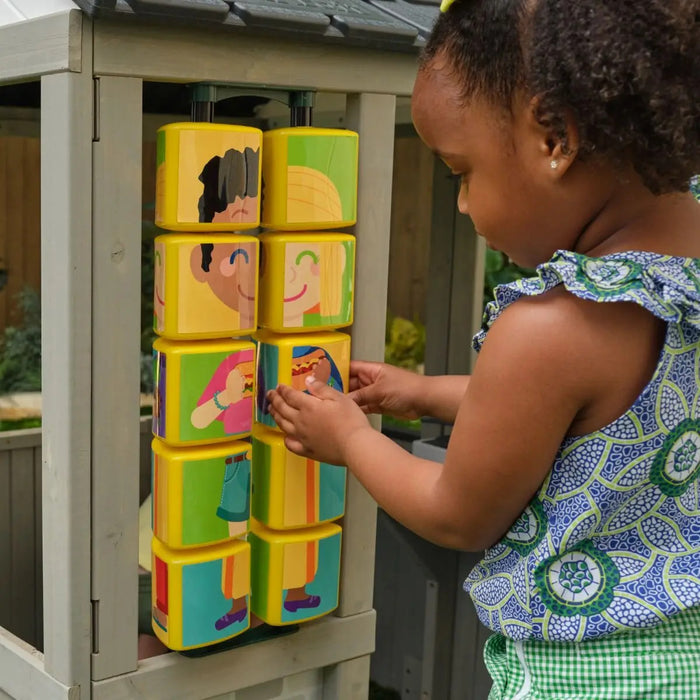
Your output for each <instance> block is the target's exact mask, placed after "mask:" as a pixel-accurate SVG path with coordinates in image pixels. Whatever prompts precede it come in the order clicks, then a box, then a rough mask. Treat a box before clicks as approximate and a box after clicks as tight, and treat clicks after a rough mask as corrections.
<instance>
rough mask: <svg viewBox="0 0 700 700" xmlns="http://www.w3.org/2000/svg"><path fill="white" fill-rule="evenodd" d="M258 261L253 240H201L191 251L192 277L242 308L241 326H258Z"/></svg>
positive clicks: (217, 295) (235, 308) (233, 306)
mask: <svg viewBox="0 0 700 700" xmlns="http://www.w3.org/2000/svg"><path fill="white" fill-rule="evenodd" d="M257 264H258V261H257V248H256V246H255V244H253V243H250V242H226V243H220V242H216V241H213V242H207V243H201V244H199V245H195V246H193V247H192V249H191V253H190V270H191V272H192V276H193V277H194V279H195V280H196V281H197V282H199V283H200V284H203V285H207V286H208V287H209V289H210V290H211V292H212V293H213V294H214V296H216V298H217V299H219V301H221V302H223V303H224V304H225V305H226V306H228V307H229V308H230V309H233V310H234V311H238V313H239V314H240V322H239V328H252V327H253V326H254V319H255V304H256V300H255V286H256V285H255V283H256V274H257Z"/></svg>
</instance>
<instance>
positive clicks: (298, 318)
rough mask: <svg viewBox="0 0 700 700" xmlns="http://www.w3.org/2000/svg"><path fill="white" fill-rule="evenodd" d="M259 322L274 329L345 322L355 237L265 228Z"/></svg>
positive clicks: (350, 313) (303, 329) (305, 329)
mask: <svg viewBox="0 0 700 700" xmlns="http://www.w3.org/2000/svg"><path fill="white" fill-rule="evenodd" d="M259 239H260V243H261V245H262V252H261V260H262V266H261V271H260V288H259V299H260V301H259V305H258V323H259V325H260V326H262V327H263V328H268V329H269V330H272V331H277V332H278V333H289V332H294V333H297V332H308V331H314V330H328V329H333V328H342V327H344V326H349V325H350V324H351V323H352V321H353V300H354V280H355V238H354V237H353V236H351V235H350V234H348V233H333V232H328V233H326V232H323V233H308V232H306V233H274V232H273V233H264V234H261V235H260V236H259Z"/></svg>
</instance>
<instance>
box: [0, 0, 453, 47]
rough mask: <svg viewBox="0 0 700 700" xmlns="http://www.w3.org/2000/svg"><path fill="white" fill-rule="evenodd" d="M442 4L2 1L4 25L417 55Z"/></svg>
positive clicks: (404, 0)
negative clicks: (133, 29)
mask: <svg viewBox="0 0 700 700" xmlns="http://www.w3.org/2000/svg"><path fill="white" fill-rule="evenodd" d="M438 3H439V0H0V25H3V24H11V23H13V22H19V21H22V20H23V19H31V18H33V17H37V16H41V15H44V14H51V13H52V12H57V11H60V10H65V9H71V8H80V9H81V10H82V11H83V12H85V13H87V14H88V15H89V16H90V17H93V18H95V19H97V20H100V19H122V20H127V21H133V22H151V23H153V22H155V23H158V24H164V23H165V24H172V23H177V24H180V25H182V24H183V23H184V24H188V25H192V26H195V25H196V26H200V27H201V26H206V27H209V28H211V29H212V30H216V31H230V32H234V33H235V32H241V31H246V32H249V33H250V32H252V33H258V34H260V33H264V34H266V35H270V34H276V35H279V36H280V37H282V36H287V37H289V36H297V37H302V38H303V39H304V40H310V41H319V42H331V43H338V42H341V43H343V44H351V45H360V46H372V47H377V48H383V49H389V50H393V51H409V52H410V51H415V50H416V49H417V48H419V47H420V46H422V45H423V44H424V43H425V37H426V36H427V35H428V33H429V32H430V28H431V27H432V24H433V22H434V21H435V18H436V17H437V13H438V11H439V10H438Z"/></svg>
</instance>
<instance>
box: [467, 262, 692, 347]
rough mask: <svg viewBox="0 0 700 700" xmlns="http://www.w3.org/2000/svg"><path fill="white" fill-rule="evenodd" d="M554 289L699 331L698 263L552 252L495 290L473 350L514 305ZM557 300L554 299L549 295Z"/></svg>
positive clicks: (578, 297)
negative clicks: (637, 309)
mask: <svg viewBox="0 0 700 700" xmlns="http://www.w3.org/2000/svg"><path fill="white" fill-rule="evenodd" d="M555 289H560V290H566V291H567V292H569V294H570V295H572V296H573V297H575V298H577V299H581V300H584V301H593V302H632V303H634V304H637V305H639V306H641V307H643V308H645V309H646V310H647V311H649V312H651V313H652V314H653V315H654V316H656V317H657V318H659V319H661V320H663V321H665V322H667V323H668V322H681V321H684V322H687V323H690V324H692V325H696V326H700V259H699V258H683V257H677V256H670V255H661V254H659V253H650V252H644V251H629V252H621V253H613V254H610V255H606V256H603V257H599V258H593V257H588V256H586V255H582V254H580V253H575V252H572V251H563V250H561V251H557V252H556V253H555V254H554V256H553V257H552V258H551V259H550V260H549V261H548V262H546V263H543V264H542V265H540V266H538V267H537V269H536V270H535V272H534V274H533V275H532V276H531V277H526V278H523V279H520V280H517V281H515V282H511V283H509V284H505V285H501V286H499V287H496V289H495V290H494V300H493V301H492V302H490V303H489V304H487V306H486V309H485V311H484V318H483V323H482V327H481V329H480V330H479V332H478V333H477V334H476V336H475V337H474V347H475V349H477V350H480V349H481V346H482V344H483V342H484V340H485V339H486V335H487V333H488V331H489V328H490V327H491V326H492V325H493V323H494V322H495V321H496V319H497V318H499V316H500V315H501V314H502V313H503V312H504V311H505V309H506V308H508V307H509V306H511V305H512V304H513V303H514V302H516V301H518V300H520V299H526V298H535V297H542V296H546V297H551V296H552V295H551V294H548V293H549V292H552V291H553V290H555ZM555 296H558V295H555Z"/></svg>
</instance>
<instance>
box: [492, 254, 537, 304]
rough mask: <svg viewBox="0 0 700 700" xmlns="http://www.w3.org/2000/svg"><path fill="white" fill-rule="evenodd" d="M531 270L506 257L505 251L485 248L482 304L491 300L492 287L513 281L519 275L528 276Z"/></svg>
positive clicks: (519, 276) (518, 277)
mask: <svg viewBox="0 0 700 700" xmlns="http://www.w3.org/2000/svg"><path fill="white" fill-rule="evenodd" d="M530 275H532V270H528V269H527V268H525V267H520V266H519V265H516V264H515V263H514V262H512V261H511V260H509V259H508V256H507V255H506V254H505V253H501V252H499V251H497V250H492V249H491V248H487V249H486V274H485V275H484V305H486V304H487V303H488V302H489V301H493V298H494V297H493V289H494V287H497V286H498V285H499V284H507V283H508V282H514V281H515V280H518V279H520V278H521V277H529V276H530Z"/></svg>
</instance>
